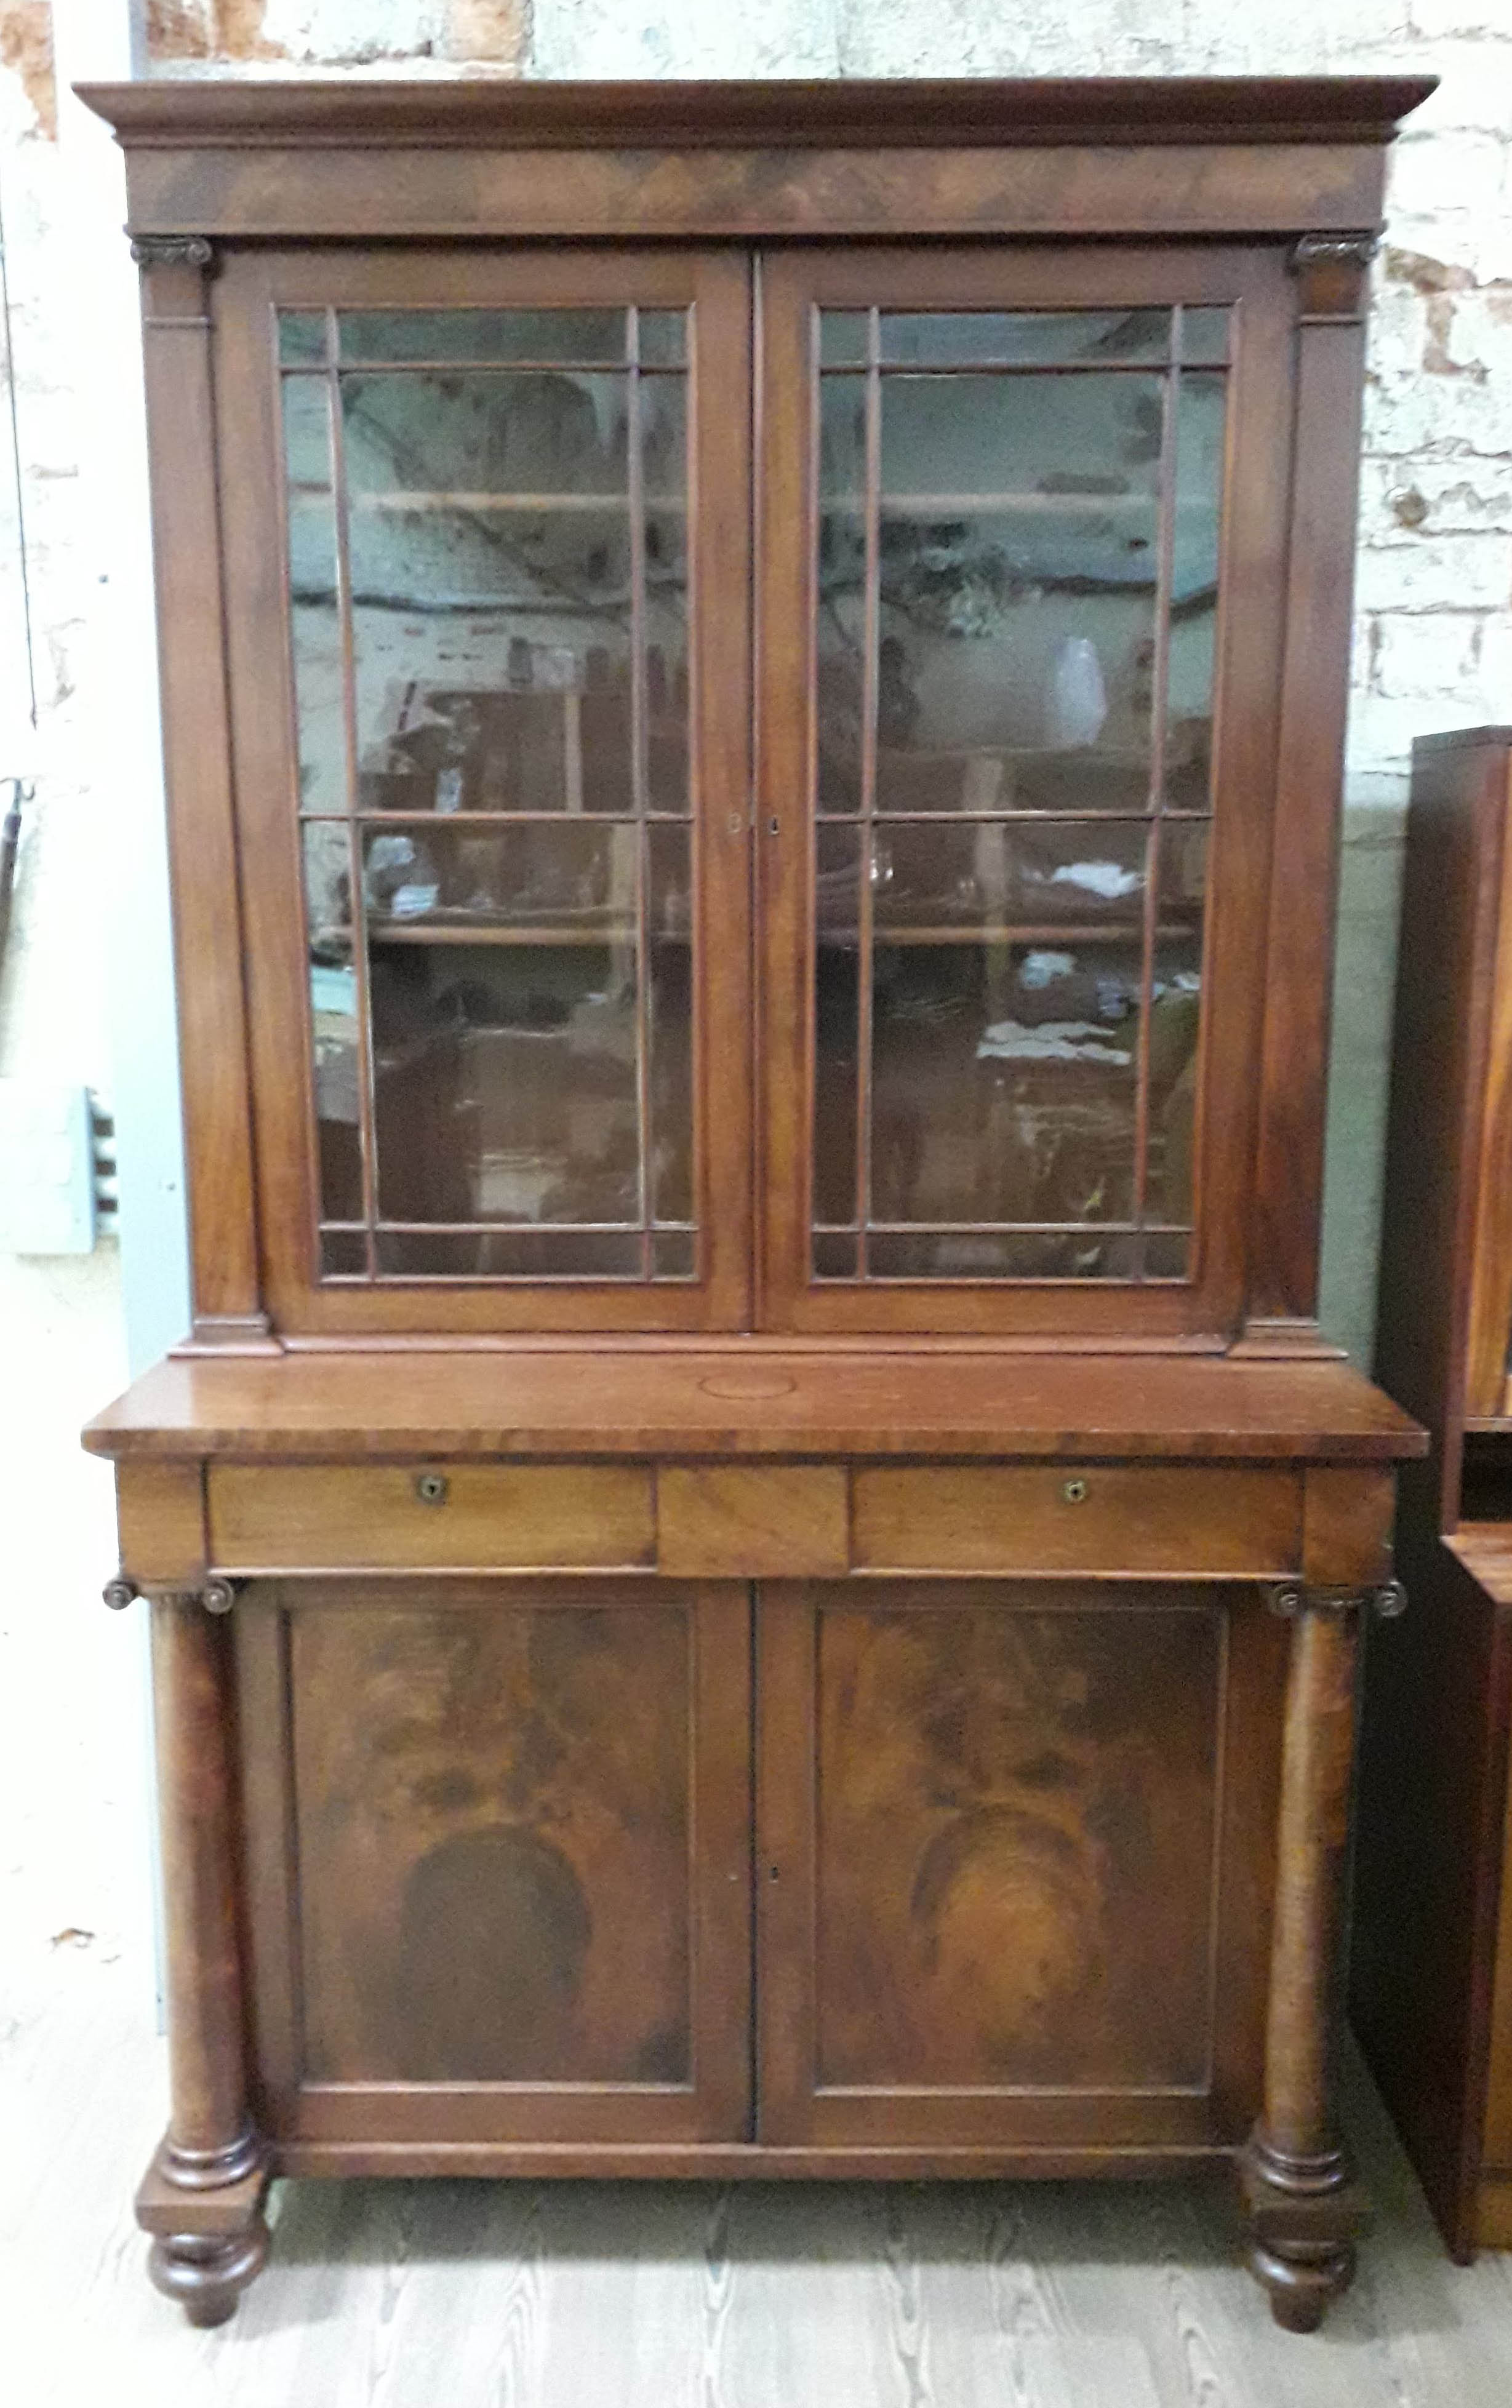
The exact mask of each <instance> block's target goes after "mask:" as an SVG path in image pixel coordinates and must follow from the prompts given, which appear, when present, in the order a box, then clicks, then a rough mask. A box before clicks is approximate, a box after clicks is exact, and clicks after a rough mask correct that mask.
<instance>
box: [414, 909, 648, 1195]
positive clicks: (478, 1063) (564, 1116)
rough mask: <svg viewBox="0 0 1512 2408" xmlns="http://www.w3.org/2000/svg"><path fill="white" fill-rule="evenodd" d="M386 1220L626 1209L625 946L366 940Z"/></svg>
mask: <svg viewBox="0 0 1512 2408" xmlns="http://www.w3.org/2000/svg"><path fill="white" fill-rule="evenodd" d="M368 984H369V993H370V998H371V1010H372V1024H373V1055H374V1088H375V1103H374V1115H375V1123H376V1140H377V1145H376V1151H377V1157H378V1209H379V1213H380V1216H381V1218H382V1220H384V1221H496V1220H497V1221H571V1222H582V1221H593V1222H600V1221H611V1222H623V1223H629V1224H634V1223H635V1222H636V1221H637V1220H638V1219H639V1199H638V1193H637V1164H638V1159H639V1139H640V1126H639V1108H638V1102H637V1094H636V1068H635V1065H636V1032H635V963H634V953H633V950H632V948H631V947H630V946H629V945H628V944H626V945H622V946H603V947H600V946H593V945H575V946H571V947H568V946H554V945H543V946H524V947H521V946H512V945H506V946H493V945H482V944H472V943H461V944H447V945H441V944H436V943H434V942H431V943H427V942H423V941H422V942H418V943H410V942H405V943H395V942H392V941H390V940H389V939H386V938H377V939H374V940H373V941H372V944H371V955H370V969H369V978H368Z"/></svg>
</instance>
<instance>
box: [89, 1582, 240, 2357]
mask: <svg viewBox="0 0 1512 2408" xmlns="http://www.w3.org/2000/svg"><path fill="white" fill-rule="evenodd" d="M111 1601H112V1602H114V1601H116V1600H114V1599H112V1600H111ZM232 1602H233V1593H232V1591H231V1589H230V1587H229V1585H228V1584H226V1583H225V1582H223V1581H210V1582H208V1583H207V1584H205V1585H204V1586H203V1587H202V1588H200V1589H197V1590H189V1589H159V1590H156V1591H155V1592H154V1593H153V1596H152V1691H153V1706H154V1714H155V1721H156V1730H157V1770H158V1789H159V1803H160V1812H161V1816H162V1834H163V1891H164V1900H165V1918H166V1963H167V1984H168V2000H167V2004H168V2065H169V2080H170V2097H171V2107H170V2114H169V2119H168V2128H167V2132H166V2136H165V2138H164V2141H163V2143H162V2146H161V2147H160V2148H159V2150H158V2152H157V2155H156V2157H154V2159H153V2161H152V2164H151V2167H150V2169H149V2171H148V2173H147V2177H146V2180H145V2181H144V2182H143V2184H142V2187H141V2190H140V2191H139V2193H138V2195H137V2220H138V2222H139V2223H140V2224H141V2225H142V2226H143V2227H144V2228H145V2229H146V2230H148V2231H149V2232H151V2234H152V2235H153V2240H152V2247H151V2256H150V2258H149V2272H151V2278H152V2280H153V2282H154V2283H155V2284H156V2285H157V2287H158V2289H159V2290H160V2291H164V2292H166V2294H167V2296H168V2297H169V2298H170V2299H175V2300H179V2301H180V2303H181V2305H182V2306H183V2308H184V2310H185V2312H186V2314H187V2315H188V2317H189V2320H190V2322H191V2323H192V2324H196V2325H214V2324H221V2323H223V2321H224V2320H225V2318H226V2317H227V2316H229V2315H230V2314H231V2312H232V2310H233V2308H234V2307H235V2305H236V2301H237V2295H238V2291H239V2290H240V2288H241V2286H243V2285H244V2284H246V2283H249V2282H250V2281H251V2280H252V2276H253V2275H254V2274H255V2273H256V2272H257V2271H258V2269H259V2267H260V2266H261V2265H262V2263H263V2261H264V2259H265V2257H266V2255H267V2229H266V2225H265V2224H264V2222H263V2215H262V2199H263V2192H264V2190H265V2188H266V2180H267V2175H266V2164H265V2152H264V2149H263V2145H262V2143H261V2141H260V2139H259V2137H258V2134H257V2132H256V2130H255V2129H254V2128H253V2125H252V2117H251V2114H250V2113H249V2108H248V2091H247V2040H246V2018H245V2010H244V2000H243V1986H242V1970H241V1939H240V1926H239V1918H238V1897H237V1798H236V1772H235V1762H234V1753H233V1737H234V1728H235V1726H234V1720H233V1715H234V1702H233V1688H232V1680H231V1673H232V1647H231V1631H230V1625H229V1620H228V1615H227V1611H226V1609H228V1608H229V1607H230V1605H231V1604H232Z"/></svg>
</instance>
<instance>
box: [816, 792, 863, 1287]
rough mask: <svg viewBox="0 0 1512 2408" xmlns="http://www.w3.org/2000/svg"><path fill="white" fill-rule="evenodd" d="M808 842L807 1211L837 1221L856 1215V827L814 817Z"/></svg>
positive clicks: (858, 854)
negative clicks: (813, 853) (812, 852)
mask: <svg viewBox="0 0 1512 2408" xmlns="http://www.w3.org/2000/svg"><path fill="white" fill-rule="evenodd" d="M815 842H816V846H817V876H816V879H815V919H816V924H817V925H816V938H815V948H814V1219H815V1220H816V1221H842V1222H845V1221H854V1220H855V1218H856V1142H857V1140H856V1112H857V1078H856V1071H857V1043H858V1030H859V987H858V984H857V968H858V954H857V941H858V938H857V929H858V922H859V902H858V897H859V892H860V882H859V871H860V860H861V832H860V830H859V829H858V828H855V827H825V826H823V825H821V826H820V827H819V828H818V829H817V830H816V831H815ZM853 1254H854V1249H853ZM834 1276H845V1274H842V1273H837V1274H834Z"/></svg>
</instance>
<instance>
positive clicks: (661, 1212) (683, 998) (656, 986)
mask: <svg viewBox="0 0 1512 2408" xmlns="http://www.w3.org/2000/svg"><path fill="white" fill-rule="evenodd" d="M689 842H690V838H689V831H688V830H687V829H686V828H685V827H671V826H661V827H653V828H651V829H649V830H648V831H647V837H646V843H647V853H648V870H649V887H648V894H647V906H646V919H647V925H648V928H649V930H650V939H651V943H650V960H649V963H648V978H647V985H648V990H649V992H648V1004H649V1010H650V1021H651V1025H650V1030H649V1036H650V1040H651V1097H650V1101H651V1131H650V1172H651V1211H652V1215H653V1218H654V1219H655V1220H657V1221H691V1220H692V1218H693V1126H692V1117H691V1106H692V1097H693V960H692V946H691V944H690V942H689V923H690V909H689V901H690V886H689V878H690V872H689V861H688V849H689Z"/></svg>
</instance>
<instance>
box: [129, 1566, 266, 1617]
mask: <svg viewBox="0 0 1512 2408" xmlns="http://www.w3.org/2000/svg"><path fill="white" fill-rule="evenodd" d="M237 1586H238V1584H237V1583H236V1582H235V1581H228V1580H222V1579H221V1578H220V1577H219V1575H218V1574H217V1575H215V1576H214V1577H212V1578H211V1579H209V1580H207V1581H205V1582H203V1583H202V1584H200V1585H199V1586H198V1587H197V1588H186V1587H185V1586H184V1585H183V1584H181V1583H180V1582H177V1581H168V1582H164V1583H162V1584H159V1583H158V1582H156V1581H147V1582H137V1581H134V1580H131V1579H128V1577H127V1575H126V1574H125V1573H124V1572H118V1573H117V1575H116V1577H115V1579H114V1580H108V1581H107V1582H106V1584H105V1588H104V1591H103V1594H104V1598H105V1602H106V1604H107V1605H108V1607H109V1608H110V1610H111V1612H112V1613H120V1612H121V1611H122V1607H124V1606H128V1605H130V1604H131V1602H132V1600H133V1599H134V1598H138V1597H145V1598H151V1601H152V1602H153V1603H154V1604H163V1605H202V1606H203V1607H204V1609H205V1611H206V1613H230V1611H231V1609H232V1607H233V1606H234V1605H235V1603H236V1601H237Z"/></svg>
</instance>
